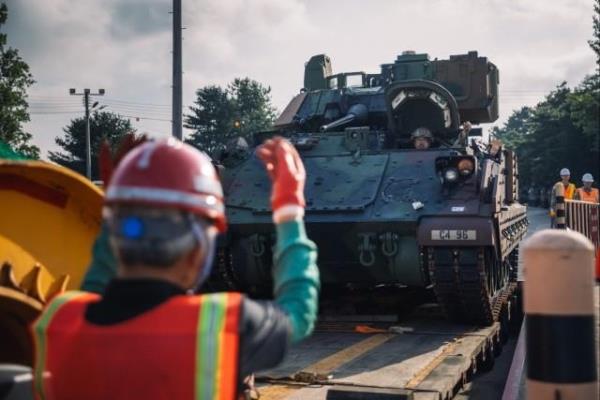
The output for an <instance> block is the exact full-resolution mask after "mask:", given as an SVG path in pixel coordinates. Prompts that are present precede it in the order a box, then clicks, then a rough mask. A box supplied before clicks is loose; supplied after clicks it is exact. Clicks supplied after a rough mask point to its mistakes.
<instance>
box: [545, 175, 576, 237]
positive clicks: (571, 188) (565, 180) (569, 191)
mask: <svg viewBox="0 0 600 400" xmlns="http://www.w3.org/2000/svg"><path fill="white" fill-rule="evenodd" d="M569 179H571V171H569V169H568V168H563V169H561V170H560V182H557V183H556V184H555V185H554V186H553V187H552V194H551V195H550V220H551V222H550V224H551V226H552V227H554V219H555V218H556V185H558V184H562V185H563V186H564V187H565V200H573V197H574V196H575V185H574V184H572V183H569Z"/></svg>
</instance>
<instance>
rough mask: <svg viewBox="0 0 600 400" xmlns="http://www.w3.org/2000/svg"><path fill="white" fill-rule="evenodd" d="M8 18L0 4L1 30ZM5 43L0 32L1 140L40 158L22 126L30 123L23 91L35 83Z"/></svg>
mask: <svg viewBox="0 0 600 400" xmlns="http://www.w3.org/2000/svg"><path fill="white" fill-rule="evenodd" d="M7 17H8V9H7V7H6V4H4V3H2V4H0V29H1V28H2V25H4V23H6V19H7ZM6 43H7V38H6V34H5V33H0V140H2V141H4V142H5V143H6V144H7V145H8V146H10V147H12V149H14V150H16V151H17V152H20V153H22V154H23V155H25V156H26V157H30V158H39V154H40V149H39V148H38V147H36V146H34V145H31V144H29V141H30V140H31V137H32V136H31V134H30V133H27V132H25V131H24V130H23V128H22V126H21V125H22V124H23V123H25V122H28V121H29V112H28V111H27V109H28V107H29V105H28V104H27V92H26V90H27V88H28V87H29V86H31V85H33V83H34V82H35V81H34V80H33V77H32V75H31V73H30V72H29V66H28V65H27V63H25V61H23V59H22V58H21V57H20V56H19V52H18V51H17V50H16V49H13V48H12V47H9V46H7V44H6Z"/></svg>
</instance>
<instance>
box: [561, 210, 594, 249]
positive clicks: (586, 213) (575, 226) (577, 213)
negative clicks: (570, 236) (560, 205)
mask: <svg viewBox="0 0 600 400" xmlns="http://www.w3.org/2000/svg"><path fill="white" fill-rule="evenodd" d="M599 213H600V204H595V203H588V202H585V201H579V200H565V219H566V221H565V222H566V228H568V229H571V230H573V231H577V232H579V233H581V234H583V235H584V236H585V237H587V238H588V239H590V240H591V241H592V243H594V246H595V247H596V248H600V238H599V235H598V233H599V232H600V219H599V218H598V214H599Z"/></svg>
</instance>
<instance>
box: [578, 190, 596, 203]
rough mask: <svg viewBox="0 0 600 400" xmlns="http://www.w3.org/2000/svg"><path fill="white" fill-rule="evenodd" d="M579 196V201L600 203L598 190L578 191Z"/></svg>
mask: <svg viewBox="0 0 600 400" xmlns="http://www.w3.org/2000/svg"><path fill="white" fill-rule="evenodd" d="M577 194H578V195H579V200H581V201H588V202H590V203H600V199H599V198H598V189H596V188H592V190H590V191H589V192H586V191H585V190H583V188H579V189H577Z"/></svg>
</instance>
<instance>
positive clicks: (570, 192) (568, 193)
mask: <svg viewBox="0 0 600 400" xmlns="http://www.w3.org/2000/svg"><path fill="white" fill-rule="evenodd" d="M574 196H575V185H573V184H572V183H569V185H568V186H567V187H566V188H565V200H573V197H574Z"/></svg>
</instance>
